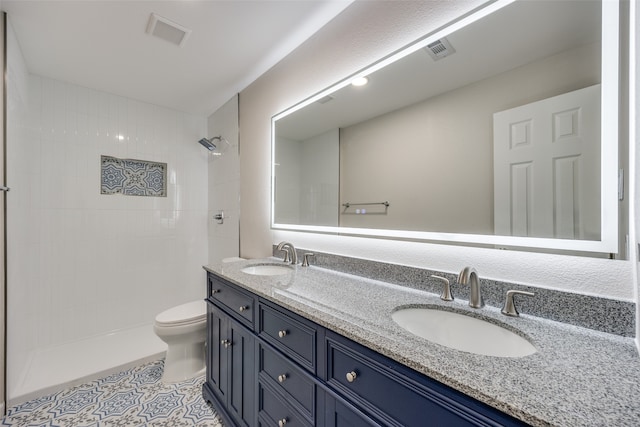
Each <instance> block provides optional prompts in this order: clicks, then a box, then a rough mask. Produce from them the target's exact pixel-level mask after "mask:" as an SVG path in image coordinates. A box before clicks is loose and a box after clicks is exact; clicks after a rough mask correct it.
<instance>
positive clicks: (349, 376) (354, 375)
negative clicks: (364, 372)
mask: <svg viewBox="0 0 640 427" xmlns="http://www.w3.org/2000/svg"><path fill="white" fill-rule="evenodd" d="M356 378H358V374H357V373H356V371H351V372H347V381H349V382H350V383H352V382H354V381H355V380H356Z"/></svg>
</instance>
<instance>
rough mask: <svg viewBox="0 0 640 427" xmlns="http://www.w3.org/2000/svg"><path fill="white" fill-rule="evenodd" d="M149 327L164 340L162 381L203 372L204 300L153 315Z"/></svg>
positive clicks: (170, 381)
mask: <svg viewBox="0 0 640 427" xmlns="http://www.w3.org/2000/svg"><path fill="white" fill-rule="evenodd" d="M153 330H154V331H155V333H156V335H157V336H158V338H160V339H161V340H162V341H164V342H166V343H167V355H166V356H165V360H164V372H163V373H162V381H163V382H165V383H175V382H179V381H184V380H188V379H190V378H194V377H196V376H198V375H202V374H204V372H205V349H204V342H205V337H206V332H207V303H206V302H205V301H204V300H199V301H192V302H188V303H186V304H182V305H179V306H176V307H173V308H170V309H168V310H165V311H163V312H162V313H160V314H158V315H157V316H156V321H155V323H154V325H153Z"/></svg>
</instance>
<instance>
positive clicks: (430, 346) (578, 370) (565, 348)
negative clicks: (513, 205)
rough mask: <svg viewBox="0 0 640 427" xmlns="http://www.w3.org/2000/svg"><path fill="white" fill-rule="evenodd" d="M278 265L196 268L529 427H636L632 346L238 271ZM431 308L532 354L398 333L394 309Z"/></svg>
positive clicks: (365, 282) (351, 286)
mask: <svg viewBox="0 0 640 427" xmlns="http://www.w3.org/2000/svg"><path fill="white" fill-rule="evenodd" d="M259 264H280V265H286V264H284V263H283V262H282V261H281V260H279V259H277V258H265V259H260V260H256V259H254V260H247V261H239V262H234V263H226V264H216V265H209V266H205V269H206V270H207V271H210V272H212V273H215V274H218V275H220V276H222V277H224V278H225V279H227V280H229V281H231V282H233V283H235V284H237V285H239V286H240V287H242V288H245V289H247V290H250V291H252V292H253V293H255V294H257V295H259V296H261V297H263V298H265V299H268V300H270V301H273V302H276V303H278V304H280V305H282V306H283V307H285V308H287V309H289V310H291V311H293V312H294V313H297V314H299V315H301V316H303V317H305V318H307V319H309V320H312V321H314V322H316V323H318V324H320V325H322V326H324V327H326V328H328V329H331V330H333V331H335V332H337V333H339V334H341V335H344V336H345V337H347V338H350V339H352V340H353V341H356V342H358V343H360V344H362V345H364V346H366V347H369V348H371V349H373V350H375V351H377V352H379V353H381V354H384V355H385V356H388V357H390V358H391V359H394V360H396V361H398V362H400V363H402V364H404V365H406V366H408V367H410V368H412V369H414V370H416V371H418V372H422V373H423V374H425V375H427V376H429V377H431V378H433V379H436V380H438V381H440V382H442V383H444V384H447V385H449V386H450V387H453V388H454V389H457V390H459V391H461V392H463V393H465V394H467V395H469V396H472V397H474V398H476V399H478V400H480V401H482V402H484V403H486V404H488V405H490V406H493V407H495V408H497V409H499V410H501V411H503V412H505V413H507V414H510V415H512V416H514V417H516V418H518V419H520V420H523V421H525V422H527V423H529V424H531V425H535V426H547V425H552V426H605V425H606V426H638V425H640V357H639V356H638V352H637V349H636V347H635V343H634V340H633V339H632V338H624V337H620V336H618V335H612V334H607V333H603V332H598V331H594V330H590V329H586V328H580V327H577V326H572V325H567V324H563V323H558V322H554V321H550V320H546V319H542V318H538V317H532V316H527V315H521V316H520V317H518V318H510V317H507V316H504V315H502V314H501V313H500V309H499V308H495V307H489V306H486V307H484V308H482V309H478V310H476V309H472V308H470V307H469V306H468V305H467V301H465V300H461V299H458V300H455V301H453V302H444V301H442V300H440V298H439V297H438V295H435V294H432V293H429V292H424V291H420V290H416V289H412V288H407V287H403V286H398V285H392V284H388V283H385V282H381V281H376V280H371V279H365V278H362V277H358V276H354V275H350V274H345V273H340V272H335V271H332V270H327V269H323V268H319V267H314V266H311V267H301V266H295V267H294V266H290V268H291V273H287V274H284V275H277V276H257V275H250V274H247V273H244V272H242V271H241V270H242V269H243V268H244V267H247V266H253V265H259ZM406 306H432V307H441V308H444V309H448V310H454V311H457V312H462V313H466V314H469V315H472V316H481V317H482V318H483V319H485V320H488V321H491V322H493V323H497V324H500V325H502V326H504V327H506V328H508V329H511V330H513V331H514V332H517V333H519V334H520V335H523V336H524V337H526V338H527V339H528V340H529V341H530V342H531V343H533V345H534V346H535V347H536V349H537V350H538V351H537V353H534V354H532V355H529V356H525V357H521V358H503V357H494V356H482V355H476V354H472V353H467V352H463V351H458V350H454V349H451V348H448V347H444V346H441V345H438V344H435V343H432V342H430V341H427V340H426V339H423V338H420V337H417V336H415V335H413V334H411V333H409V332H407V331H406V330H404V329H402V328H401V327H400V326H398V325H397V324H396V323H395V322H394V321H393V320H392V319H391V314H392V313H393V312H394V311H395V310H396V309H397V308H398V307H406Z"/></svg>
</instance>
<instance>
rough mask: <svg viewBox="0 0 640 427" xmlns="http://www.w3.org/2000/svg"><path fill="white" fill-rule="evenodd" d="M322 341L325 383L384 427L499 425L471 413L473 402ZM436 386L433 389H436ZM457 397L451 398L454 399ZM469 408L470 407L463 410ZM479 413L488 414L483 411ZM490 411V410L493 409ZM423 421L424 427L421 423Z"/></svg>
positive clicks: (351, 347) (379, 359) (349, 346)
mask: <svg viewBox="0 0 640 427" xmlns="http://www.w3.org/2000/svg"><path fill="white" fill-rule="evenodd" d="M342 340H344V338H341V339H338V340H333V339H330V338H329V339H327V382H328V383H329V384H330V385H332V386H333V387H334V388H335V389H336V390H338V391H339V392H341V393H343V394H344V395H345V396H347V397H348V398H350V399H352V400H353V402H354V403H355V404H356V405H358V406H360V407H362V408H363V409H364V410H365V412H368V413H370V414H372V415H373V416H374V417H375V418H378V419H379V420H381V422H382V424H384V425H389V426H425V425H434V426H456V427H458V426H500V425H504V424H503V423H502V422H499V421H496V420H495V419H494V418H493V417H490V416H486V415H485V414H488V413H487V412H477V410H474V409H472V408H473V407H474V406H475V405H477V404H478V403H479V402H474V403H471V402H472V401H473V399H471V398H470V397H468V396H464V398H465V400H468V402H467V401H465V402H461V401H460V400H459V399H460V396H459V393H457V392H453V391H452V390H446V391H445V389H444V387H446V386H444V385H443V384H439V383H436V382H435V381H433V380H431V381H432V382H433V383H434V384H433V385H432V386H430V387H426V386H425V385H424V384H422V383H420V382H419V381H416V380H415V379H414V378H413V377H412V376H410V375H407V372H405V369H406V368H403V367H401V366H400V365H399V364H396V363H395V362H393V361H391V360H389V359H386V358H384V356H381V355H378V354H375V353H374V352H372V351H371V350H367V349H364V348H360V347H361V346H358V345H357V344H355V343H347V341H346V340H345V342H344V343H342V342H340V341H342ZM436 384H437V386H436ZM456 398H457V399H456ZM469 405H472V406H469ZM485 409H488V407H486V408H485ZM493 411H495V410H493ZM425 420H428V423H427V424H425Z"/></svg>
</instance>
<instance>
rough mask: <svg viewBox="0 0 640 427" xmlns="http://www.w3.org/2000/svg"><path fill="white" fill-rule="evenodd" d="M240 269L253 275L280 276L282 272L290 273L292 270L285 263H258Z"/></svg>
mask: <svg viewBox="0 0 640 427" xmlns="http://www.w3.org/2000/svg"><path fill="white" fill-rule="evenodd" d="M240 271H242V272H243V273H247V274H253V275H254V276H280V275H282V274H287V273H291V271H293V270H292V268H291V267H287V266H285V265H277V264H260V265H250V266H248V267H245V268H243V269H242V270H240Z"/></svg>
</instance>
